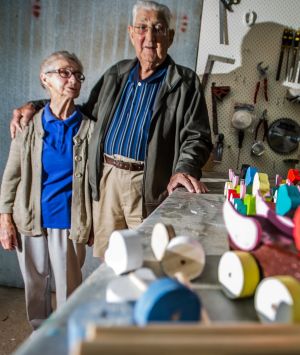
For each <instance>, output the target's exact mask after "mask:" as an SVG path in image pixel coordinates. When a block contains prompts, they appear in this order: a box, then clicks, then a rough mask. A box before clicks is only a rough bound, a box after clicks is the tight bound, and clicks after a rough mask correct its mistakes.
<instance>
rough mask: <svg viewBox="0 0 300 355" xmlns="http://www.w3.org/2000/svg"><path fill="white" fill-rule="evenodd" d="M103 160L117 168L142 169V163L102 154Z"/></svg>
mask: <svg viewBox="0 0 300 355" xmlns="http://www.w3.org/2000/svg"><path fill="white" fill-rule="evenodd" d="M104 161H105V163H107V164H110V165H113V166H115V167H116V168H118V169H124V170H130V171H142V170H144V163H131V162H127V161H122V160H117V159H113V158H111V157H108V156H107V155H104Z"/></svg>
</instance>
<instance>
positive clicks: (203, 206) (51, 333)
mask: <svg viewBox="0 0 300 355" xmlns="http://www.w3.org/2000/svg"><path fill="white" fill-rule="evenodd" d="M204 181H205V182H206V184H207V186H208V187H209V189H210V192H209V193H208V194H192V193H189V192H187V191H186V190H185V189H183V188H180V189H177V190H176V191H174V192H173V193H172V194H171V195H170V196H169V197H168V198H167V199H166V200H165V201H164V202H163V203H162V204H161V205H160V206H159V207H158V208H157V209H156V210H155V211H154V212H153V213H152V214H151V215H150V216H149V217H148V218H147V219H145V220H144V222H143V223H142V224H141V225H140V226H139V228H138V232H139V233H140V234H141V235H142V237H143V247H144V255H145V257H144V259H145V263H144V264H145V266H148V267H152V268H153V270H154V271H155V272H157V270H158V268H157V267H156V266H157V262H155V259H154V256H153V254H152V251H151V248H150V237H151V232H152V228H153V226H154V225H155V224H156V223H157V222H163V223H165V224H171V225H173V227H174V229H175V232H176V235H187V236H191V237H194V238H196V239H198V240H199V241H200V242H201V244H202V245H203V248H204V250H205V253H206V264H205V268H204V271H203V273H202V275H201V276H200V277H199V278H198V279H196V280H194V281H193V285H194V290H196V292H197V293H198V294H199V295H200V297H201V301H202V304H203V306H204V308H205V309H206V311H207V314H208V316H209V318H210V320H211V322H212V323H213V322H218V323H219V322H221V323H223V322H224V324H226V323H232V322H258V319H257V316H256V313H255V310H254V305H253V299H243V300H230V299H228V298H227V297H225V296H224V294H223V292H222V290H221V288H220V285H219V284H218V281H217V267H218V262H219V259H220V256H221V255H222V254H223V253H224V252H225V251H226V250H228V244H227V235H226V230H225V227H224V223H223V217H222V206H223V202H224V197H223V187H224V183H225V179H205V180H204ZM158 273H159V272H158ZM158 276H159V275H158ZM114 278H116V275H115V274H114V272H113V270H112V269H111V268H109V267H108V266H106V265H105V263H103V264H101V265H100V266H99V267H98V268H97V269H96V270H95V271H94V272H93V273H92V274H91V275H90V276H89V277H88V278H87V279H86V280H85V281H84V282H83V284H82V285H81V286H80V287H79V288H78V289H77V290H76V291H75V292H74V293H73V294H72V295H71V297H70V298H69V299H68V301H67V302H66V304H65V305H64V306H63V307H61V309H59V310H58V311H56V312H54V313H53V314H52V315H51V317H50V318H49V319H48V320H47V321H45V323H44V324H43V326H42V327H41V328H40V329H38V330H37V331H35V332H34V333H33V334H32V335H31V336H30V338H29V339H28V340H27V341H25V342H24V343H23V344H22V345H21V346H20V347H19V349H17V351H16V352H15V354H17V355H25V354H26V355H29V354H30V355H41V354H43V355H48V354H49V355H50V354H51V355H53V354H55V355H65V354H67V353H68V350H67V348H68V343H67V321H68V318H69V317H70V315H71V314H72V312H73V311H74V310H75V309H76V308H77V307H78V306H80V305H82V304H87V303H88V302H93V301H97V300H98V301H99V302H103V301H104V300H105V291H106V286H107V284H108V283H109V281H111V280H112V279H114Z"/></svg>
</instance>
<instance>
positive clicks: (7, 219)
mask: <svg viewBox="0 0 300 355" xmlns="http://www.w3.org/2000/svg"><path fill="white" fill-rule="evenodd" d="M0 242H1V244H2V247H3V249H5V250H14V249H16V248H17V247H18V239H17V231H16V227H15V225H14V223H13V219H12V215H11V214H9V213H3V214H1V217H0Z"/></svg>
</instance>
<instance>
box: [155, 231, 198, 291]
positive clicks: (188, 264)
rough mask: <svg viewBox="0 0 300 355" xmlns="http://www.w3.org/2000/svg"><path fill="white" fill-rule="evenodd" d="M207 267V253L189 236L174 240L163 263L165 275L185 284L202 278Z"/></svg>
mask: <svg viewBox="0 0 300 355" xmlns="http://www.w3.org/2000/svg"><path fill="white" fill-rule="evenodd" d="M204 265H205V253H204V250H203V247H202V245H201V243H200V242H198V241H197V240H196V239H193V238H191V237H188V236H177V237H175V238H173V239H172V240H171V241H170V243H169V245H168V247H167V249H166V252H165V255H164V257H163V259H162V261H161V266H162V269H163V271H164V273H165V274H166V275H167V276H169V277H176V278H178V279H179V280H180V281H181V282H183V283H184V284H188V283H189V281H190V280H193V279H195V278H196V277H198V276H200V275H201V273H202V271H203V269H204Z"/></svg>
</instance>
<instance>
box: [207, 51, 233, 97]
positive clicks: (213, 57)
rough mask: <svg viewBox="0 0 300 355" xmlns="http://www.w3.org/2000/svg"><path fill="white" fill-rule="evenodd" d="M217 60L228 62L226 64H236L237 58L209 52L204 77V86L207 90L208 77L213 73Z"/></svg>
mask: <svg viewBox="0 0 300 355" xmlns="http://www.w3.org/2000/svg"><path fill="white" fill-rule="evenodd" d="M215 62H221V63H226V64H234V63H235V59H234V58H227V57H220V56H218V55H213V54H209V55H208V57H207V61H206V65H205V69H204V74H203V77H202V88H203V90H205V88H206V85H207V82H208V78H209V76H210V74H211V73H212V69H213V67H214V64H215Z"/></svg>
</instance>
